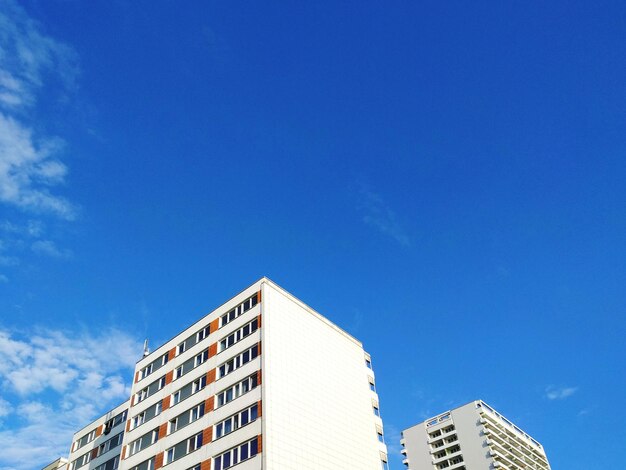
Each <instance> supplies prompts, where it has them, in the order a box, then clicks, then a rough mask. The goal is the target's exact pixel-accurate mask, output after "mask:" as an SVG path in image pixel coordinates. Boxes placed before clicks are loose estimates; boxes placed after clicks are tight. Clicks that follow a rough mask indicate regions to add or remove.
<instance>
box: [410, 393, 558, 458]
mask: <svg viewBox="0 0 626 470" xmlns="http://www.w3.org/2000/svg"><path fill="white" fill-rule="evenodd" d="M400 444H401V445H402V454H403V455H404V456H405V459H404V461H403V462H404V464H405V465H406V466H407V467H408V468H410V469H411V470H434V469H436V470H442V469H447V470H491V469H501V470H530V469H533V470H550V464H549V463H548V459H547V457H546V453H545V452H544V450H543V447H542V446H541V444H539V442H537V441H536V440H535V439H533V438H532V437H530V436H529V435H528V434H526V433H525V432H524V431H522V430H521V429H520V428H519V427H517V426H516V425H515V424H513V423H512V422H511V421H509V420H508V419H506V418H505V417H504V416H502V415H501V414H500V413H498V412H497V411H496V410H494V409H493V408H492V407H490V406H489V405H487V404H486V403H485V402H483V401H480V400H478V401H473V402H471V403H468V404H467V405H464V406H461V407H459V408H456V409H454V410H452V411H446V412H445V413H442V414H440V415H438V416H435V417H433V418H430V419H427V420H426V421H424V422H422V423H419V424H417V425H415V426H413V427H411V428H409V429H405V430H404V431H402V439H401V441H400Z"/></svg>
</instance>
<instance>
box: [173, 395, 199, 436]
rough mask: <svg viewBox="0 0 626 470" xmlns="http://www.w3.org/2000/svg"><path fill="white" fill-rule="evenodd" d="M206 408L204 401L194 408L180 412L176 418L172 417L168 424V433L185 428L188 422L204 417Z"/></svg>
mask: <svg viewBox="0 0 626 470" xmlns="http://www.w3.org/2000/svg"><path fill="white" fill-rule="evenodd" d="M204 408H205V406H204V402H202V403H200V404H199V405H196V406H194V407H193V408H191V409H189V410H187V411H185V412H184V413H181V414H179V415H178V416H176V417H175V418H172V419H170V421H169V423H168V425H167V428H168V429H167V433H168V434H172V433H173V432H176V431H178V430H179V429H182V428H184V427H185V426H187V425H188V424H191V423H193V422H194V421H197V420H199V419H200V418H202V417H203V416H204V411H205V410H204Z"/></svg>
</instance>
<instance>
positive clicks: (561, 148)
mask: <svg viewBox="0 0 626 470" xmlns="http://www.w3.org/2000/svg"><path fill="white" fill-rule="evenodd" d="M625 26H626V4H624V3H623V2H617V1H615V2H611V1H606V2H580V1H572V2H560V1H552V2H547V3H546V2H394V3H393V4H392V3H389V2H369V1H365V2H363V1H361V2H341V3H338V2H309V3H308V4H302V2H300V3H299V4H298V3H296V2H276V3H274V4H272V3H268V2H257V3H253V2H219V3H218V2H185V3H184V5H181V4H180V3H175V2H169V1H160V2H152V1H151V2H145V1H136V2H123V1H113V2H105V1H98V2H78V1H61V0H51V1H45V2H44V1H33V0H26V1H24V2H21V3H20V4H18V3H16V2H14V1H11V0H0V442H3V443H4V446H3V447H4V450H3V452H2V453H0V469H2V470H7V469H18V470H22V469H30V468H33V469H34V468H41V466H42V464H45V463H46V462H47V461H50V460H53V459H54V458H56V457H57V454H58V453H60V452H62V451H65V449H66V448H67V446H68V445H69V441H70V436H71V433H72V431H73V430H75V429H77V428H79V427H82V425H84V424H85V423H86V422H88V421H89V420H90V419H91V418H92V417H94V416H96V415H97V414H98V413H100V412H102V411H105V410H106V409H108V408H110V407H112V406H114V405H115V404H117V403H118V402H120V401H122V400H123V397H124V396H125V394H126V393H127V389H128V385H129V380H130V372H129V367H131V366H132V365H133V364H134V361H135V360H136V359H137V358H138V356H139V354H140V348H141V343H142V342H143V339H144V338H146V337H148V338H150V341H151V342H152V344H154V345H156V344H159V342H160V341H163V340H165V339H167V338H169V337H170V336H171V335H172V334H174V333H175V332H177V331H179V330H180V329H182V328H183V327H185V326H187V325H188V324H190V323H191V322H193V321H195V320H196V319H197V318H199V317H200V316H201V315H203V314H205V313H207V312H208V311H210V310H211V309H212V308H214V307H215V306H217V305H219V304H220V303H221V302H223V301H225V300H226V299H227V298H228V297H229V296H231V295H233V294H235V293H237V292H238V291H239V290H241V288H243V287H244V286H246V285H248V284H250V283H252V282H253V281H255V280H256V279H258V278H259V277H261V276H263V275H266V276H268V277H270V278H271V279H273V280H274V281H276V282H277V283H278V284H280V285H282V286H283V287H284V288H286V289H287V290H289V291H291V292H292V293H294V294H295V295H296V296H298V297H300V298H301V299H302V300H304V301H305V302H307V303H309V304H310V305H311V306H312V307H314V308H316V309H317V310H319V311H320V312H322V313H323V314H325V315H326V316H328V317H329V318H330V319H331V320H332V321H334V322H335V323H337V324H338V325H340V326H341V327H343V328H345V329H346V330H348V331H349V332H351V333H352V334H354V335H355V336H357V337H358V338H359V339H361V340H362V341H363V343H364V345H365V347H366V349H367V350H368V351H369V352H370V353H371V354H372V356H373V362H374V367H375V370H376V374H377V380H378V390H379V393H380V398H381V411H382V414H383V418H384V421H385V424H386V432H387V436H386V438H387V442H388V444H389V446H390V454H391V455H390V457H391V468H392V470H396V469H400V468H401V467H402V465H401V463H400V455H399V454H398V453H397V452H398V450H399V445H398V439H399V431H400V430H401V429H403V428H406V427H408V426H410V425H413V424H415V423H417V422H419V421H421V420H423V419H425V418H428V417H429V416H431V415H434V414H437V413H439V412H443V411H445V410H447V409H449V408H451V407H455V406H458V405H461V404H464V403H466V402H468V401H471V400H474V399H478V398H482V399H484V400H485V401H487V402H488V403H490V404H491V405H493V406H494V407H495V408H496V409H498V410H499V411H501V412H502V413H503V414H504V415H506V416H507V417H509V418H510V419H511V420H513V421H514V422H515V423H516V424H518V425H519V426H520V427H522V428H523V429H524V430H526V431H527V432H528V433H529V434H531V435H533V436H534V437H536V438H537V439H538V440H539V441H541V442H542V443H543V444H544V446H545V448H546V450H547V453H548V457H549V459H550V461H551V463H552V465H553V468H555V469H559V468H565V469H568V470H588V469H590V468H605V467H606V468H608V467H611V466H613V465H614V460H613V459H614V456H615V453H616V452H618V451H619V450H626V432H625V431H624V426H623V422H624V421H625V420H626V412H624V408H623V406H621V405H622V401H623V398H624V396H625V392H626V387H625V385H626V378H625V377H626V374H625V373H624V372H625V371H624V363H625V360H626V347H625V346H624V334H625V333H626V320H625V319H624V318H625V313H626V312H625V310H626V293H625V289H624V285H625V281H626V275H625V274H626V273H625V266H626V253H625V249H624V247H625V242H626V237H625V234H626V189H625V188H626V186H625V181H626V161H625V157H626V153H625V151H626V140H625V129H626V113H625V111H624V110H625V109H626V93H625V88H624V83H626V60H625V59H624V58H625V57H626V40H625V39H626V38H625V33H624V31H625ZM112 344H115V345H116V346H115V347H112ZM68 350H71V353H70V354H68V353H67V351H68ZM94 395H99V396H102V397H103V398H102V399H101V400H99V401H98V402H97V403H93V400H92V397H93V396H94ZM607 432H608V433H609V435H610V440H611V442H612V447H611V452H598V450H599V449H603V448H605V447H606V439H607ZM35 435H36V436H37V437H38V442H37V446H36V448H33V445H32V442H33V441H32V439H33V436H35Z"/></svg>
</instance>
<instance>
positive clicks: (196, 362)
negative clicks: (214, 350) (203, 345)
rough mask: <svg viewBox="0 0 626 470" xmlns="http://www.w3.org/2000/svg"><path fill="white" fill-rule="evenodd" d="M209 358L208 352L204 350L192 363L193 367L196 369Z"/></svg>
mask: <svg viewBox="0 0 626 470" xmlns="http://www.w3.org/2000/svg"><path fill="white" fill-rule="evenodd" d="M208 358H209V350H208V349H206V350H204V351H202V352H201V353H200V354H198V355H197V356H196V357H195V358H194V361H193V366H194V367H198V366H199V365H200V364H202V363H204V361H206V360H207V359H208Z"/></svg>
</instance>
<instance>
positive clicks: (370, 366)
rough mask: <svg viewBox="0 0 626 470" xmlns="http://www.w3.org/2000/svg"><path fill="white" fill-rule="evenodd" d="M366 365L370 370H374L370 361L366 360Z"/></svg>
mask: <svg viewBox="0 0 626 470" xmlns="http://www.w3.org/2000/svg"><path fill="white" fill-rule="evenodd" d="M365 365H366V366H367V368H368V369H371V368H372V361H371V360H370V359H367V358H366V359H365Z"/></svg>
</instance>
